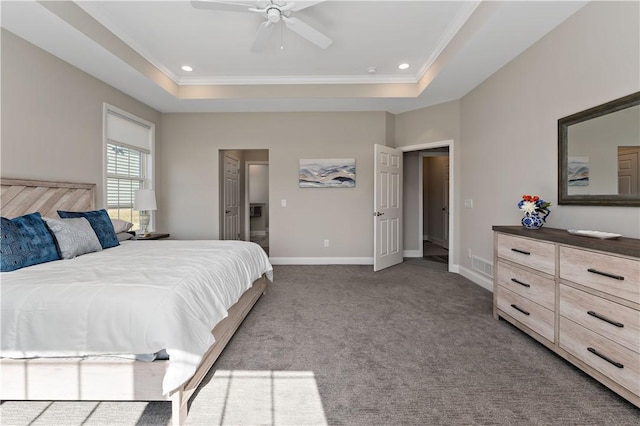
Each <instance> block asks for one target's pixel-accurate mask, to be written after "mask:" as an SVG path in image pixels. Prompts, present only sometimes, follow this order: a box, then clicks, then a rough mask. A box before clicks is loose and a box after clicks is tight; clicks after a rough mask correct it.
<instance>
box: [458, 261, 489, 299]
mask: <svg viewBox="0 0 640 426" xmlns="http://www.w3.org/2000/svg"><path fill="white" fill-rule="evenodd" d="M458 270H459V271H460V272H459V273H460V275H462V276H463V277H465V278H468V279H470V280H471V281H473V282H474V283H475V284H478V285H479V286H480V287H482V288H484V289H485V290H489V291H490V292H492V293H493V280H492V279H491V278H489V277H485V276H484V275H482V274H478V273H477V272H475V271H473V270H471V269H469V268H465V267H464V266H459V265H458ZM452 272H453V271H452Z"/></svg>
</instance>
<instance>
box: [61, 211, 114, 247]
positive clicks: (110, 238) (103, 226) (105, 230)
mask: <svg viewBox="0 0 640 426" xmlns="http://www.w3.org/2000/svg"><path fill="white" fill-rule="evenodd" d="M58 216H60V217H61V218H63V219H68V218H71V217H84V218H86V219H87V220H88V221H89V223H90V224H91V227H92V228H93V231H94V232H95V233H96V235H97V236H98V240H100V245H101V246H102V248H103V249H108V248H111V247H115V246H119V245H120V243H119V242H118V237H117V236H116V231H115V230H114V229H113V224H112V223H111V218H110V217H109V214H108V213H107V211H106V210H105V209H102V210H94V211H91V212H65V211H62V210H58Z"/></svg>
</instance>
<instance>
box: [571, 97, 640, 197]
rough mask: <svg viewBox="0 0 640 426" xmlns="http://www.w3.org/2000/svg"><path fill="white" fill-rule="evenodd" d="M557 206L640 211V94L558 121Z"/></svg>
mask: <svg viewBox="0 0 640 426" xmlns="http://www.w3.org/2000/svg"><path fill="white" fill-rule="evenodd" d="M558 204H574V205H598V206H640V92H636V93H633V94H631V95H629V96H625V97H623V98H620V99H616V100H614V101H611V102H607V103H606V104H602V105H599V106H596V107H593V108H589V109H588V110H585V111H582V112H578V113H576V114H573V115H570V116H568V117H564V118H561V119H559V120H558Z"/></svg>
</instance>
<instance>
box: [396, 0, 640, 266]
mask: <svg viewBox="0 0 640 426" xmlns="http://www.w3.org/2000/svg"><path fill="white" fill-rule="evenodd" d="M639 8H640V4H639V3H638V2H606V3H605V2H593V3H590V4H588V5H587V6H585V7H584V8H583V9H581V10H580V11H578V12H577V13H576V14H575V15H574V16H572V17H570V18H569V19H568V20H567V21H565V22H564V23H563V24H561V25H560V26H559V27H557V28H556V29H555V30H554V31H552V32H551V33H549V34H548V35H547V36H545V37H544V38H543V39H541V40H540V41H539V42H537V43H535V44H534V45H533V46H531V47H530V48H529V49H528V50H526V51H525V52H524V53H522V54H521V55H520V56H519V57H517V58H516V59H514V60H513V61H512V62H510V63H509V64H507V65H506V66H504V67H503V68H502V69H500V70H499V71H498V72H496V73H495V74H493V75H492V76H491V77H489V78H488V79H487V80H485V81H484V82H483V83H482V84H480V85H479V86H478V87H476V88H475V89H474V90H473V91H472V92H470V93H469V94H467V95H466V96H464V97H463V98H462V99H461V100H459V101H453V102H449V103H446V104H441V105H436V106H433V107H429V108H423V109H420V110H416V111H411V112H407V113H403V114H399V115H397V116H396V123H395V134H396V146H398V147H401V146H410V145H416V144H422V143H427V142H436V141H441V140H447V139H453V140H454V146H455V150H456V151H455V152H456V156H455V180H454V182H455V191H456V199H455V200H451V210H452V211H456V212H457V215H458V216H457V218H454V223H453V226H454V228H456V230H457V233H456V238H457V240H458V244H457V247H458V250H457V253H450V255H451V256H453V261H454V264H457V265H460V266H461V271H463V270H464V269H466V270H470V267H471V265H470V263H471V259H470V258H469V257H468V256H467V253H469V251H471V253H472V254H474V255H477V256H479V257H481V258H484V259H486V260H489V261H491V259H492V258H493V254H492V250H493V235H492V231H491V226H492V225H496V224H499V225H518V224H519V223H520V219H521V216H522V215H521V213H520V211H519V210H518V208H517V206H516V204H517V203H518V201H519V200H520V197H521V195H522V194H523V193H528V194H538V195H540V196H542V197H543V198H544V199H546V200H548V201H550V202H551V203H552V204H553V205H552V206H551V211H552V212H551V216H550V217H549V221H548V222H547V226H549V227H555V228H581V229H597V230H601V231H609V232H617V233H622V234H623V235H625V236H628V237H635V238H638V237H640V209H638V208H631V207H584V206H558V205H557V134H556V133H557V120H558V119H559V118H561V117H565V116H567V115H570V114H573V113H575V112H578V111H582V110H584V109H586V108H589V107H592V106H595V105H599V104H601V103H604V102H607V101H610V100H613V99H616V98H618V97H621V96H624V95H628V94H630V93H633V92H636V91H638V90H640V79H639V78H638V76H639V75H640V34H639V28H640V22H639V21H640V11H639ZM465 199H473V202H474V207H473V209H463V208H462V200H465ZM408 208H409V209H410V208H413V207H412V206H410V201H408V200H407V199H406V198H405V209H408ZM405 215H406V212H405ZM405 226H406V228H405V236H406V235H412V234H413V232H414V231H413V230H412V229H410V227H415V229H416V231H415V232H417V226H418V225H417V223H412V222H410V221H407V222H405ZM463 272H464V271H463Z"/></svg>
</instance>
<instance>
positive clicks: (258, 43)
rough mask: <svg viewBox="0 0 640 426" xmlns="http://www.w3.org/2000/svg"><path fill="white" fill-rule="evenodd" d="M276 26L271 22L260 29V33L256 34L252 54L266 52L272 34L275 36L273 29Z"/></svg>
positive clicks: (266, 22)
mask: <svg viewBox="0 0 640 426" xmlns="http://www.w3.org/2000/svg"><path fill="white" fill-rule="evenodd" d="M274 28H275V26H274V25H273V24H272V23H271V21H265V22H263V23H262V24H260V26H259V27H258V32H257V33H256V38H255V40H254V41H253V45H252V46H251V51H252V52H261V51H262V50H264V48H265V46H266V45H267V42H268V41H269V38H271V34H273V29H274Z"/></svg>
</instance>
